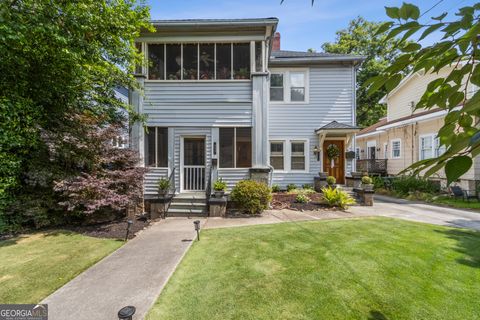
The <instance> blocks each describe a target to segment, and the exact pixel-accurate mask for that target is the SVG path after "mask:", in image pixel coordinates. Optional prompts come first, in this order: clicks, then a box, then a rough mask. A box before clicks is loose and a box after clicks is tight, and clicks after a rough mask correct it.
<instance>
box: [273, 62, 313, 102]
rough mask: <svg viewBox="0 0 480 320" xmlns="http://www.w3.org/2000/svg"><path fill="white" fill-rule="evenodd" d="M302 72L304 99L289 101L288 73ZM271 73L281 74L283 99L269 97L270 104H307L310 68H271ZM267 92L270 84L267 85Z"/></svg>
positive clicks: (308, 99)
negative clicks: (273, 99)
mask: <svg viewBox="0 0 480 320" xmlns="http://www.w3.org/2000/svg"><path fill="white" fill-rule="evenodd" d="M300 72H301V73H303V74H304V84H305V100H304V101H291V86H290V73H300ZM270 73H271V74H283V101H271V100H270V97H269V98H268V100H269V102H270V104H272V105H282V104H308V103H309V102H310V89H309V87H310V70H309V69H308V68H290V69H285V68H278V69H271V70H270ZM268 93H269V94H270V86H269V87H268Z"/></svg>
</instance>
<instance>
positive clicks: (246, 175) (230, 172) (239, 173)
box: [218, 168, 250, 192]
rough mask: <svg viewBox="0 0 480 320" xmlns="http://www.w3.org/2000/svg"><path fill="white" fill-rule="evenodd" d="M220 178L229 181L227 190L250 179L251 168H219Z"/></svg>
mask: <svg viewBox="0 0 480 320" xmlns="http://www.w3.org/2000/svg"><path fill="white" fill-rule="evenodd" d="M218 178H219V179H220V178H221V179H222V180H223V181H225V182H226V183H227V192H230V191H231V190H232V188H233V187H235V185H236V184H237V183H238V182H239V181H240V180H246V179H250V170H249V169H248V168H246V169H221V168H219V169H218Z"/></svg>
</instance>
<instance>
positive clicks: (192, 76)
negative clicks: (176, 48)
mask: <svg viewBox="0 0 480 320" xmlns="http://www.w3.org/2000/svg"><path fill="white" fill-rule="evenodd" d="M197 79H198V45H197V44H184V45H183V80H197Z"/></svg>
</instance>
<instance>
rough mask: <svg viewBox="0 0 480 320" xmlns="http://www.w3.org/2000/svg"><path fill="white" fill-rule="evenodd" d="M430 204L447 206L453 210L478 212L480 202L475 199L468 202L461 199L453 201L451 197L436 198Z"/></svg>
mask: <svg viewBox="0 0 480 320" xmlns="http://www.w3.org/2000/svg"><path fill="white" fill-rule="evenodd" d="M431 202H433V203H438V204H443V205H447V206H450V207H454V208H463V209H474V210H480V201H478V200H477V199H470V201H466V200H463V199H454V198H451V197H437V198H433V199H432V201H431Z"/></svg>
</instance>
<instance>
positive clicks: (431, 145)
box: [418, 133, 435, 160]
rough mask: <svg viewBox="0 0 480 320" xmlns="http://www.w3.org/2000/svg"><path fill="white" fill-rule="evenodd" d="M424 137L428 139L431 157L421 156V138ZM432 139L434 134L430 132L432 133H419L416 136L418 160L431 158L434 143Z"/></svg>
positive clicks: (433, 154)
mask: <svg viewBox="0 0 480 320" xmlns="http://www.w3.org/2000/svg"><path fill="white" fill-rule="evenodd" d="M424 139H430V141H431V142H430V151H431V157H429V158H424V157H423V156H422V151H423V148H422V140H424ZM434 140H435V135H434V134H432V133H428V134H421V135H419V136H418V160H425V159H431V158H433V157H434V156H435V145H434V143H435V142H434Z"/></svg>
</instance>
